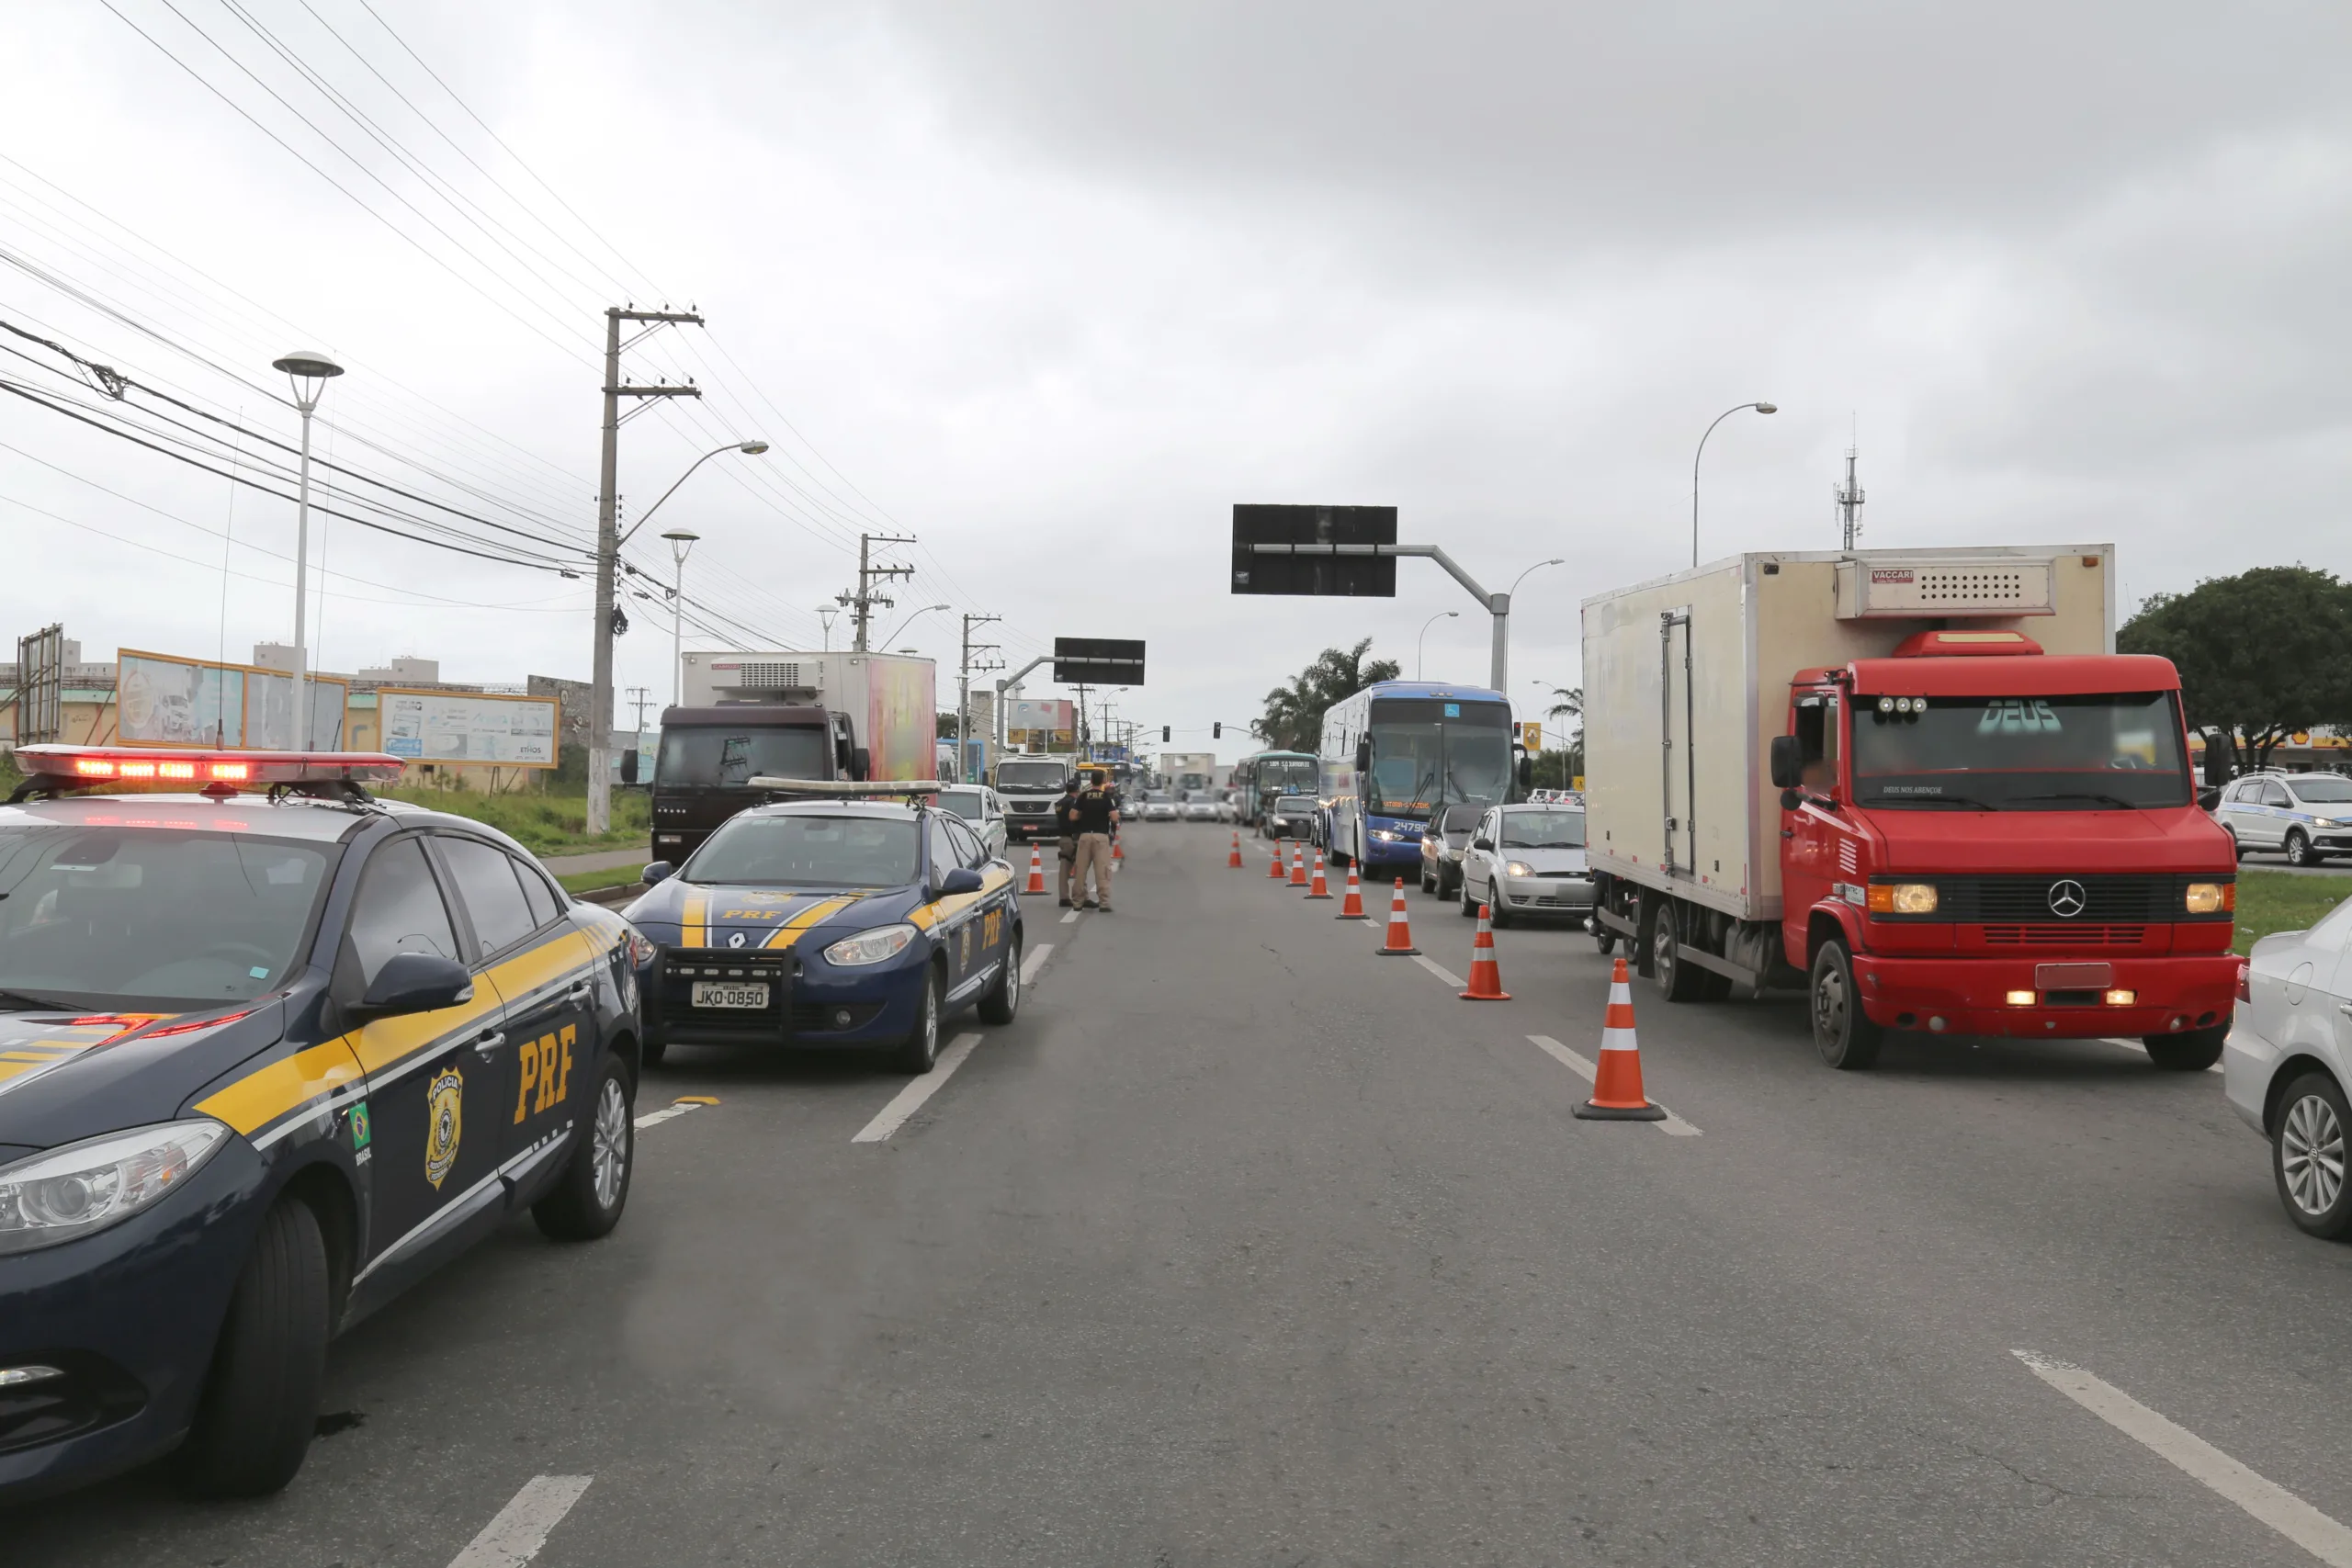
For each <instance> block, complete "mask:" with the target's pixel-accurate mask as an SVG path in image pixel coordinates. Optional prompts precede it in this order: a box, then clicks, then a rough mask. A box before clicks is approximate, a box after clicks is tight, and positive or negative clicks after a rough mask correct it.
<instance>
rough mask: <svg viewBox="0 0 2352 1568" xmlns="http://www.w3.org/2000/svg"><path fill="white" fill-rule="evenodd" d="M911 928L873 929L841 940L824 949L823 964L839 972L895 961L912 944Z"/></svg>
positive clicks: (913, 934)
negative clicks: (838, 969) (832, 966)
mask: <svg viewBox="0 0 2352 1568" xmlns="http://www.w3.org/2000/svg"><path fill="white" fill-rule="evenodd" d="M914 939H915V928H914V927H912V926H910V925H896V926H876V927H875V928H874V929H873V930H872V931H860V932H858V933H857V934H856V935H855V936H849V937H843V938H842V940H841V941H839V942H835V943H833V945H832V946H831V947H829V948H827V949H825V962H826V963H828V964H833V965H835V966H836V967H838V968H842V969H854V968H856V967H857V966H858V965H859V964H879V963H881V962H882V961H883V960H884V959H886V958H895V957H897V956H898V955H899V953H904V952H905V951H906V949H907V943H909V942H912V941H914Z"/></svg>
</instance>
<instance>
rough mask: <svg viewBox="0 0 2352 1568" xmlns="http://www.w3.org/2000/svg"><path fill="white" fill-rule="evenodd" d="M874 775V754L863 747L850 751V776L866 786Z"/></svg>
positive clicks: (856, 747)
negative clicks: (866, 782)
mask: <svg viewBox="0 0 2352 1568" xmlns="http://www.w3.org/2000/svg"><path fill="white" fill-rule="evenodd" d="M873 773H874V753H873V752H871V751H869V750H866V749H865V747H863V746H853V747H851V748H850V749H849V776H850V777H851V778H853V779H854V780H856V781H857V782H858V783H859V784H864V783H865V781H866V780H867V779H868V778H870V777H872V776H873Z"/></svg>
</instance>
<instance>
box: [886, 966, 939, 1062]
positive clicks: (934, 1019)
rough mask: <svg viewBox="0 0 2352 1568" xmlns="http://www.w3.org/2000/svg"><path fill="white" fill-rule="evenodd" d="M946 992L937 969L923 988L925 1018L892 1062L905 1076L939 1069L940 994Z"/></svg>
mask: <svg viewBox="0 0 2352 1568" xmlns="http://www.w3.org/2000/svg"><path fill="white" fill-rule="evenodd" d="M943 989H944V985H943V983H942V982H941V980H940V977H939V970H938V969H937V968H936V967H933V970H932V971H931V975H930V976H929V978H928V979H926V980H925V981H924V983H923V987H922V1017H921V1018H920V1019H919V1020H918V1021H916V1023H915V1031H914V1032H913V1033H912V1034H910V1035H908V1036H907V1042H906V1043H905V1044H903V1045H901V1046H899V1054H898V1055H896V1056H894V1057H892V1058H891V1060H892V1062H893V1063H894V1064H895V1065H896V1066H897V1067H898V1069H899V1071H900V1072H902V1073H927V1072H929V1071H931V1069H932V1068H933V1067H935V1066H938V1065H939V1015H940V1013H941V1011H942V1010H943V1009H944V1004H943V1003H942V1001H941V1000H940V992H941V991H942V990H943Z"/></svg>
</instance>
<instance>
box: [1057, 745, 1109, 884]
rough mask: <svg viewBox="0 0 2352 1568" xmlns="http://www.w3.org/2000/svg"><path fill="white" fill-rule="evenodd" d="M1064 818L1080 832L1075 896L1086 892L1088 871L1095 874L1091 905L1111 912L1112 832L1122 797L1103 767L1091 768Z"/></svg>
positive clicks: (1073, 880) (1074, 872) (1074, 866)
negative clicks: (1106, 780)
mask: <svg viewBox="0 0 2352 1568" xmlns="http://www.w3.org/2000/svg"><path fill="white" fill-rule="evenodd" d="M1068 813H1069V814H1068V815H1067V816H1066V817H1065V818H1063V820H1064V821H1065V822H1066V823H1068V824H1069V827H1070V828H1071V829H1075V831H1076V832H1077V834H1078V859H1077V860H1076V861H1075V862H1074V863H1072V865H1071V869H1070V874H1069V890H1070V897H1072V898H1078V897H1082V896H1083V895H1084V894H1085V892H1086V874H1087V873H1088V872H1089V871H1091V872H1093V874H1094V897H1092V898H1091V899H1088V900H1087V907H1088V908H1094V907H1096V906H1098V905H1099V906H1100V907H1101V908H1102V910H1103V913H1104V914H1106V915H1107V914H1109V913H1111V835H1112V833H1113V832H1114V831H1115V830H1116V829H1117V828H1118V826H1119V797H1118V796H1117V795H1113V794H1112V793H1111V788H1110V785H1109V784H1105V783H1104V782H1103V773H1102V770H1100V769H1090V770H1088V772H1087V774H1086V786H1085V787H1084V788H1083V789H1081V790H1080V791H1079V792H1078V794H1077V795H1076V796H1075V797H1074V798H1073V799H1072V800H1071V802H1070V804H1069V808H1068Z"/></svg>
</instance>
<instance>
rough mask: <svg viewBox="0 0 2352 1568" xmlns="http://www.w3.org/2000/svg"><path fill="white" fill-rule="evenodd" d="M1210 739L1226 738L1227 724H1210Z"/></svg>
mask: <svg viewBox="0 0 2352 1568" xmlns="http://www.w3.org/2000/svg"><path fill="white" fill-rule="evenodd" d="M1209 739H1212V740H1222V739H1225V726H1224V725H1222V724H1212V725H1210V726H1209Z"/></svg>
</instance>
